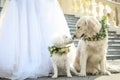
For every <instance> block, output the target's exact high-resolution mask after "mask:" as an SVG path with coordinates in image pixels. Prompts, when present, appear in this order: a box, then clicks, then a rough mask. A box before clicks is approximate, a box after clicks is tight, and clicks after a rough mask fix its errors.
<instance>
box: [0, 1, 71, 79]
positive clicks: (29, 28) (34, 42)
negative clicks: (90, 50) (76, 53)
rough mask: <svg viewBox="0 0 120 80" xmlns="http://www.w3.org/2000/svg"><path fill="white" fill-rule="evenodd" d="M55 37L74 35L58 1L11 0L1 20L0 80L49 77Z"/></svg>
mask: <svg viewBox="0 0 120 80" xmlns="http://www.w3.org/2000/svg"><path fill="white" fill-rule="evenodd" d="M54 34H56V35H59V34H68V35H70V33H69V28H68V26H67V23H66V21H65V18H64V15H63V13H62V11H61V9H60V6H59V4H58V2H57V0H7V1H6V4H5V6H4V8H3V10H2V12H1V16H0V77H2V78H9V79H19V80H21V79H25V78H36V77H41V76H48V74H49V72H50V71H51V63H50V55H49V52H48V46H49V45H50V44H51V39H52V36H53V35H54Z"/></svg>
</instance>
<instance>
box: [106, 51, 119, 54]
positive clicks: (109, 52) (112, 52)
mask: <svg viewBox="0 0 120 80" xmlns="http://www.w3.org/2000/svg"><path fill="white" fill-rule="evenodd" d="M107 54H108V55H120V51H108V53H107Z"/></svg>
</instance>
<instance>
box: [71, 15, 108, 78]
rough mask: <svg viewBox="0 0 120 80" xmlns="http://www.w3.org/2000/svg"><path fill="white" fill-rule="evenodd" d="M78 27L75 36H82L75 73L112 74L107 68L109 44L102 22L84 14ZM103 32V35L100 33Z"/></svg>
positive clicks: (78, 47)
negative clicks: (102, 28)
mask: <svg viewBox="0 0 120 80" xmlns="http://www.w3.org/2000/svg"><path fill="white" fill-rule="evenodd" d="M76 26H77V29H76V32H75V35H74V38H81V40H79V43H78V46H77V51H76V52H77V55H76V59H75V62H74V68H75V69H72V70H73V71H74V72H75V73H77V71H80V74H79V76H86V73H92V74H98V73H99V72H101V73H102V74H110V72H109V71H108V70H106V50H107V46H108V35H107V30H103V31H101V24H100V22H99V21H98V20H97V19H96V18H94V17H92V16H83V17H81V18H80V19H79V21H78V22H77V24H76ZM100 31H101V32H103V33H104V34H103V35H102V36H99V33H100Z"/></svg>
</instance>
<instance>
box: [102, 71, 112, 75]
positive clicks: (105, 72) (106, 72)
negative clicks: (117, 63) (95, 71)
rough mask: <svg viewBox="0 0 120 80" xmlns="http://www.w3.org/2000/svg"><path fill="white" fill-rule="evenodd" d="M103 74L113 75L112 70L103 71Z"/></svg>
mask: <svg viewBox="0 0 120 80" xmlns="http://www.w3.org/2000/svg"><path fill="white" fill-rule="evenodd" d="M101 74H103V75H111V72H109V71H103V72H101Z"/></svg>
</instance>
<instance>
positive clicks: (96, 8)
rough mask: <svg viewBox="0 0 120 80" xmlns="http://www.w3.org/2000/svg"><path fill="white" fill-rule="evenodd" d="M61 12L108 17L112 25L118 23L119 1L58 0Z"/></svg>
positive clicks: (117, 24)
mask: <svg viewBox="0 0 120 80" xmlns="http://www.w3.org/2000/svg"><path fill="white" fill-rule="evenodd" d="M59 2H60V4H61V6H62V9H63V12H64V13H65V14H72V15H75V16H76V17H80V16H83V15H92V16H95V17H97V18H101V17H102V16H107V17H108V22H109V23H110V24H111V25H112V26H113V25H114V26H119V25H120V15H119V14H118V13H120V3H118V2H115V1H111V0H59Z"/></svg>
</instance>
